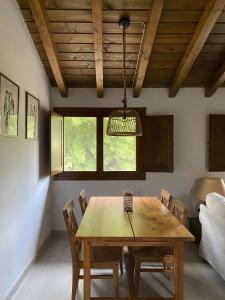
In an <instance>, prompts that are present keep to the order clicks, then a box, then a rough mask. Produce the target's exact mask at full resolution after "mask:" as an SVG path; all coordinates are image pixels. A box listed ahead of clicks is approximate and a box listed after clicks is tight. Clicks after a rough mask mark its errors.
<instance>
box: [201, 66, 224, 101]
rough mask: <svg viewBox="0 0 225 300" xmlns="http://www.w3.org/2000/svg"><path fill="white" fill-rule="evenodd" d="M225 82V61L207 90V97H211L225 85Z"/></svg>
mask: <svg viewBox="0 0 225 300" xmlns="http://www.w3.org/2000/svg"><path fill="white" fill-rule="evenodd" d="M224 81H225V61H224V62H223V63H222V65H221V66H220V67H219V69H218V70H217V71H216V72H215V74H214V75H213V77H212V78H211V79H210V81H209V83H208V85H207V87H206V88H205V97H211V96H212V95H213V94H214V93H215V91H216V90H217V89H218V88H219V87H221V86H222V85H223V84H224Z"/></svg>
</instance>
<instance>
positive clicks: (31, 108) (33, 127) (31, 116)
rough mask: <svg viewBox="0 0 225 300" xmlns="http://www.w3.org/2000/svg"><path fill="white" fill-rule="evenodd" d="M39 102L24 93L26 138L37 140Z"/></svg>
mask: <svg viewBox="0 0 225 300" xmlns="http://www.w3.org/2000/svg"><path fill="white" fill-rule="evenodd" d="M38 118H39V100H38V99H37V98H35V97H34V96H32V95H31V94H29V93H28V92H26V138H27V139H32V140H38Z"/></svg>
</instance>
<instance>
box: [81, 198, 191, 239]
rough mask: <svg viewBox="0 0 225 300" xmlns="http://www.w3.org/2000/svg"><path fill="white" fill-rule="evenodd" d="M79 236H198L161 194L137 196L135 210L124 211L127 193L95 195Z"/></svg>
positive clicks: (155, 237) (127, 237)
mask: <svg viewBox="0 0 225 300" xmlns="http://www.w3.org/2000/svg"><path fill="white" fill-rule="evenodd" d="M76 237H77V238H78V239H81V240H82V239H94V240H104V239H107V240H118V241H121V240H127V241H135V240H137V241H161V240H163V241H171V240H177V239H180V240H187V241H188V240H194V237H193V235H192V234H191V233H190V232H189V231H188V230H187V229H186V228H185V227H184V226H183V225H182V224H181V223H180V222H179V221H178V220H177V219H176V217H175V216H174V215H172V214H171V212H170V211H169V210H168V209H167V208H166V207H165V206H164V205H163V204H162V203H161V202H160V200H159V199H158V198H157V197H134V208H133V212H129V213H127V212H124V211H123V197H91V199H90V201H89V204H88V208H87V209H86V212H85V214H84V216H83V219H82V221H81V224H80V226H79V228H78V231H77V234H76Z"/></svg>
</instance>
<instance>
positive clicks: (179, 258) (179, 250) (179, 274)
mask: <svg viewBox="0 0 225 300" xmlns="http://www.w3.org/2000/svg"><path fill="white" fill-rule="evenodd" d="M175 291H176V296H175V300H183V299H184V242H182V241H179V242H177V243H176V246H175Z"/></svg>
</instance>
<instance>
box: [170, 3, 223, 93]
mask: <svg viewBox="0 0 225 300" xmlns="http://www.w3.org/2000/svg"><path fill="white" fill-rule="evenodd" d="M224 4H225V0H209V1H208V3H207V5H206V8H205V10H204V12H203V14H202V16H201V18H200V21H199V23H198V25H197V27H196V29H195V32H194V34H193V36H192V38H191V41H190V43H189V45H188V46H187V49H186V51H185V54H184V56H183V58H182V60H181V63H180V65H179V67H178V69H177V72H176V75H175V77H174V79H173V82H172V85H171V87H170V89H169V97H175V96H176V94H177V92H178V91H179V89H180V87H181V86H182V84H183V82H184V81H185V79H186V78H187V76H188V74H189V72H190V70H191V67H192V66H193V64H194V62H195V60H196V58H197V56H198V54H199V52H200V51H201V49H202V47H203V45H204V43H205V41H206V40H207V38H208V36H209V34H210V32H211V30H212V28H213V26H214V25H215V23H216V21H217V19H218V17H219V15H220V13H221V12H222V10H223V7H224Z"/></svg>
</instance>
